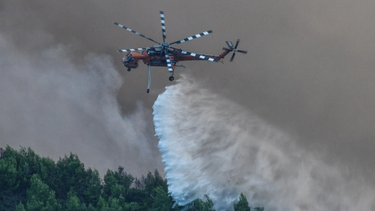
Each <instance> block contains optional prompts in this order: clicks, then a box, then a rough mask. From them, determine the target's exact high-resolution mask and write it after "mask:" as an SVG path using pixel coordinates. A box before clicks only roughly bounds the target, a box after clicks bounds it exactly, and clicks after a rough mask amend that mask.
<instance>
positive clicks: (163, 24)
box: [160, 11, 167, 43]
mask: <svg viewBox="0 0 375 211" xmlns="http://www.w3.org/2000/svg"><path fill="white" fill-rule="evenodd" d="M160 22H161V32H162V33H163V43H164V42H165V38H167V34H166V32H165V21H164V12H163V11H160Z"/></svg>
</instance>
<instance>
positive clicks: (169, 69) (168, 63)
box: [165, 50, 173, 73]
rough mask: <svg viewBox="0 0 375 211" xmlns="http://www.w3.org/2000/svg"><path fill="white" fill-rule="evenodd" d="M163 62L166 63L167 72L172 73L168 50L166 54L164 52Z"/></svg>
mask: <svg viewBox="0 0 375 211" xmlns="http://www.w3.org/2000/svg"><path fill="white" fill-rule="evenodd" d="M165 60H166V61H167V66H168V71H169V72H171V73H173V68H172V61H171V59H170V58H169V54H168V50H166V52H165Z"/></svg>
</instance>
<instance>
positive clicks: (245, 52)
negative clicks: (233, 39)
mask: <svg viewBox="0 0 375 211" xmlns="http://www.w3.org/2000/svg"><path fill="white" fill-rule="evenodd" d="M237 52H240V53H244V54H247V51H243V50H237Z"/></svg>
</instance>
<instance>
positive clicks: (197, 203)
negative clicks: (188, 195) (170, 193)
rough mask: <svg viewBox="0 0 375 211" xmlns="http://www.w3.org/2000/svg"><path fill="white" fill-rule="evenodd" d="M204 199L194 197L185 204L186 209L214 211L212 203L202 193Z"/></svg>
mask: <svg viewBox="0 0 375 211" xmlns="http://www.w3.org/2000/svg"><path fill="white" fill-rule="evenodd" d="M204 197H205V200H202V199H195V200H194V201H192V202H191V203H189V204H187V205H186V206H185V207H187V208H188V209H187V210H191V211H215V208H214V203H213V202H212V200H211V199H210V197H208V196H207V195H204Z"/></svg>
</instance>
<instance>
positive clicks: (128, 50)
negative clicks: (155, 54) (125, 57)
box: [118, 48, 147, 53]
mask: <svg viewBox="0 0 375 211" xmlns="http://www.w3.org/2000/svg"><path fill="white" fill-rule="evenodd" d="M146 49H147V48H129V49H121V50H118V52H119V53H124V52H132V51H142V50H146Z"/></svg>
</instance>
